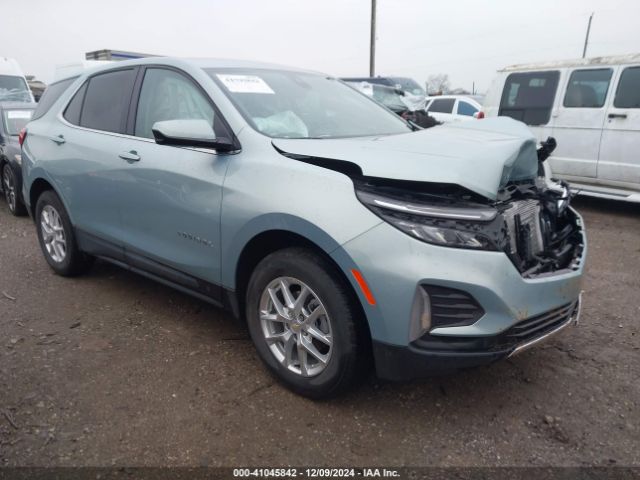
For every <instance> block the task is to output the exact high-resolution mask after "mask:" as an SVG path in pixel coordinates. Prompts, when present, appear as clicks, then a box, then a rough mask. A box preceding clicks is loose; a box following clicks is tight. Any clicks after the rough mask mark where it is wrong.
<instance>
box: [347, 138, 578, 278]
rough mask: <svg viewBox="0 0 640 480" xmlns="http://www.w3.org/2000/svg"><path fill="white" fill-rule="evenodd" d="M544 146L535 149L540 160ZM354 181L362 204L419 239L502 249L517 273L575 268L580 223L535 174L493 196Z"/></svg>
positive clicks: (561, 189) (558, 191)
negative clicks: (489, 197) (493, 198)
mask: <svg viewBox="0 0 640 480" xmlns="http://www.w3.org/2000/svg"><path fill="white" fill-rule="evenodd" d="M544 148H545V145H543V147H541V149H540V150H539V152H538V157H539V159H540V161H541V162H542V161H544V158H543V157H544V156H545V150H544ZM540 172H541V173H542V172H543V169H542V168H540ZM354 183H355V187H356V194H357V196H358V198H359V200H360V201H361V202H362V203H363V204H364V205H366V206H367V207H368V208H369V209H370V210H372V211H373V212H374V213H375V214H376V215H378V216H379V217H381V218H382V219H383V220H385V221H386V222H388V223H390V224H391V225H393V226H394V227H396V228H398V229H400V230H402V231H403V232H405V233H407V234H409V235H411V236H413V237H415V238H417V239H419V240H422V241H424V242H427V243H431V244H435V245H441V246H447V247H452V248H467V249H476V250H488V251H501V252H504V253H505V254H506V255H507V256H508V257H509V259H510V260H511V261H512V263H513V264H514V266H515V267H516V268H517V269H518V271H519V272H520V274H521V275H522V276H523V277H524V278H532V277H537V276H542V275H551V274H557V273H561V272H564V271H572V270H577V269H578V268H579V267H580V264H581V261H582V256H583V252H584V248H585V245H584V233H583V226H582V221H581V218H580V216H579V215H578V214H577V213H576V212H575V211H574V210H573V209H572V208H571V207H570V201H571V198H570V193H569V188H568V186H567V185H566V184H565V183H564V182H556V181H552V180H549V179H546V178H545V177H544V176H542V175H540V176H538V177H537V178H534V179H529V180H521V181H510V182H508V183H507V184H506V185H505V186H504V187H503V188H501V189H500V190H499V192H498V195H497V198H496V199H495V200H488V199H487V198H486V197H483V196H481V195H478V194H476V193H474V192H472V191H470V190H468V189H465V188H464V187H460V186H457V185H451V184H445V185H443V184H433V183H425V182H410V181H398V180H389V179H380V178H370V177H361V178H359V179H354Z"/></svg>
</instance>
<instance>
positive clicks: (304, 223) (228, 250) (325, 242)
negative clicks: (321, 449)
mask: <svg viewBox="0 0 640 480" xmlns="http://www.w3.org/2000/svg"><path fill="white" fill-rule="evenodd" d="M275 230H278V231H284V232H290V233H294V234H296V235H300V236H302V237H304V238H306V239H307V240H309V241H310V242H313V243H315V244H316V245H317V246H318V247H320V248H321V249H322V250H323V251H324V252H325V253H327V255H330V254H331V252H333V251H334V250H335V249H337V248H338V247H339V246H340V245H339V244H338V242H337V241H336V240H335V239H334V238H333V237H331V235H329V234H328V233H327V232H325V231H324V230H322V229H321V228H319V227H318V226H317V225H314V224H313V223H311V222H309V221H308V220H305V219H304V218H301V217H297V216H295V215H290V214H285V213H267V214H264V215H260V216H258V217H255V218H253V219H251V220H250V221H249V222H247V223H246V224H245V225H243V227H242V228H240V230H238V231H237V232H236V233H235V234H234V235H232V236H230V237H229V238H226V239H223V242H222V250H221V254H222V261H221V266H222V278H221V280H222V285H223V286H225V287H226V288H229V289H232V290H233V289H235V285H236V267H237V265H238V261H239V259H240V255H241V254H242V252H243V250H244V248H245V247H246V245H247V244H248V243H249V242H250V241H251V240H252V239H253V238H255V237H256V236H258V235H260V234H262V233H266V232H269V231H275Z"/></svg>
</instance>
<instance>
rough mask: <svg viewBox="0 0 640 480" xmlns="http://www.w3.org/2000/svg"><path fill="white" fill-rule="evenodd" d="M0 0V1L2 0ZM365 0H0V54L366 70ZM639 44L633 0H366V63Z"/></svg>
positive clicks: (466, 77)
mask: <svg viewBox="0 0 640 480" xmlns="http://www.w3.org/2000/svg"><path fill="white" fill-rule="evenodd" d="M3 4H4V5H3ZM370 5H371V0H179V1H178V0H174V1H169V0H126V1H125V0H102V1H93V0H56V1H52V0H20V1H15V0H0V11H1V12H3V17H4V16H5V15H4V14H7V13H9V12H10V13H9V14H8V15H6V17H7V18H5V19H4V21H3V22H2V28H1V29H0V56H7V57H13V58H15V59H17V60H18V62H19V63H20V64H21V66H22V68H23V70H24V71H25V73H26V74H35V75H37V76H38V77H39V78H40V79H41V80H44V81H45V82H49V81H51V80H52V78H53V74H54V68H55V66H56V65H59V64H65V63H71V62H75V61H80V60H81V59H83V58H84V52H87V51H91V50H99V49H104V48H111V49H118V50H130V51H136V52H145V53H154V54H163V55H175V56H187V57H222V58H241V59H250V60H262V61H268V62H276V63H281V64H286V65H293V66H297V67H303V68H309V69H313V70H320V71H324V72H327V73H330V74H332V75H336V76H354V75H368V69H369V18H370ZM591 12H595V16H594V20H593V26H592V29H591V40H590V45H589V50H588V56H599V55H608V54H622V53H635V52H640V28H638V19H639V18H640V1H638V0H459V1H443V0H441V1H433V0H378V29H377V57H376V66H377V68H376V74H378V75H401V76H409V77H413V78H415V79H416V80H417V81H418V82H420V83H421V84H424V81H425V79H426V78H427V77H428V76H429V75H431V74H435V73H448V74H449V76H450V79H451V84H452V87H464V88H466V89H469V90H470V89H471V86H472V82H474V81H475V84H476V89H478V90H480V91H484V90H485V89H486V88H487V87H488V85H489V83H490V81H491V79H492V76H493V73H494V72H495V70H496V69H498V68H500V67H503V66H505V65H510V64H514V63H523V62H531V61H544V60H552V59H564V58H578V57H580V56H581V55H582V46H583V42H584V35H585V31H586V26H587V20H588V18H589V14H590V13H591Z"/></svg>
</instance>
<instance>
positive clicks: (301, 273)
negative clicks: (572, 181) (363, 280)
mask: <svg viewBox="0 0 640 480" xmlns="http://www.w3.org/2000/svg"><path fill="white" fill-rule="evenodd" d="M246 300H247V308H246V312H247V323H248V327H249V332H250V333H251V338H252V339H253V342H254V344H255V346H256V348H257V350H258V353H259V354H260V357H261V359H262V361H263V362H264V363H265V365H266V366H267V367H268V369H269V370H270V371H271V372H272V373H273V374H274V375H275V376H276V377H277V378H278V379H279V380H280V381H281V382H283V383H284V384H285V385H287V386H288V387H289V388H291V389H292V390H293V391H295V392H296V393H299V394H301V395H304V396H307V397H311V398H324V397H330V396H334V395H337V394H339V393H341V392H343V391H345V390H346V389H348V388H349V387H351V386H352V385H354V384H355V383H356V379H357V378H358V374H359V373H360V372H361V371H362V369H363V368H365V367H366V363H367V360H368V358H367V356H366V354H365V348H364V347H365V343H366V340H365V339H364V338H363V335H362V329H361V328H359V327H360V322H361V321H362V319H360V318H359V311H358V309H357V308H355V306H354V305H353V302H352V299H351V296H350V295H349V290H348V286H346V285H345V284H344V282H343V281H342V279H341V277H340V276H339V273H338V272H337V271H336V269H335V267H333V265H331V264H330V263H329V262H328V261H326V260H325V259H324V258H322V257H321V256H319V255H317V254H315V253H314V252H313V251H311V250H308V249H302V248H289V249H285V250H280V251H278V252H275V253H272V254H270V255H268V256H267V257H265V258H264V259H263V260H262V261H261V262H260V263H259V264H258V266H257V267H256V268H255V270H254V272H253V274H252V276H251V279H250V281H249V286H248V289H247V299H246Z"/></svg>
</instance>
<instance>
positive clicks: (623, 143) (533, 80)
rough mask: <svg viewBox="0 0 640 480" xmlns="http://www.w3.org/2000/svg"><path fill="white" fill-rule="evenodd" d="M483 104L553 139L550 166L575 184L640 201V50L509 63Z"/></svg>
mask: <svg viewBox="0 0 640 480" xmlns="http://www.w3.org/2000/svg"><path fill="white" fill-rule="evenodd" d="M483 110H484V113H485V115H486V116H497V115H503V116H508V117H512V118H515V119H516V120H521V121H523V122H524V123H526V124H527V125H529V126H530V127H531V130H533V131H534V133H535V134H536V135H537V137H538V139H539V140H544V139H546V138H547V137H549V136H552V137H555V138H556V140H557V142H558V147H557V149H556V151H555V152H554V154H553V156H552V157H551V158H550V159H549V161H550V163H551V170H552V171H553V175H554V176H556V177H560V178H563V179H566V180H568V181H569V182H570V183H571V186H572V188H573V189H574V190H577V191H580V193H583V194H587V195H592V196H598V197H605V198H613V199H618V200H627V201H634V202H640V54H635V55H625V56H617V57H598V58H591V59H580V60H570V61H561V62H548V63H539V64H530V65H516V66H511V67H507V68H505V69H503V70H500V71H498V73H497V77H496V79H495V80H494V82H493V84H492V85H491V87H490V89H489V92H488V93H487V96H486V98H485V101H484V108H483Z"/></svg>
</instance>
